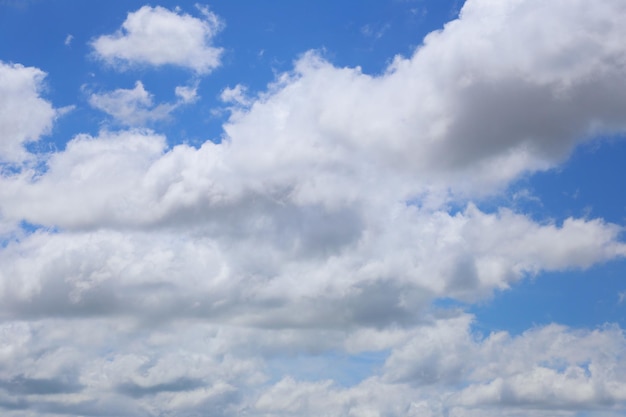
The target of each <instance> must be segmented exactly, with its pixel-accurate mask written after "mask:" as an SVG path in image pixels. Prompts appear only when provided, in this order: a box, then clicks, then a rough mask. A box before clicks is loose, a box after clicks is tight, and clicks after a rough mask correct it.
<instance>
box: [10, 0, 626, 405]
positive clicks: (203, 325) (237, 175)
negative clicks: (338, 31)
mask: <svg viewBox="0 0 626 417" xmlns="http://www.w3.org/2000/svg"><path fill="white" fill-rule="evenodd" d="M538 10H539V11H540V12H538ZM204 13H205V14H204V16H205V20H200V19H196V18H193V17H190V16H188V15H182V14H180V12H178V11H174V12H171V11H168V10H165V9H162V8H158V7H157V8H150V7H147V6H146V7H144V8H142V9H140V10H139V11H137V12H135V13H131V14H129V16H128V19H127V21H126V22H125V24H124V26H123V29H124V30H123V31H122V32H120V33H119V34H116V35H114V36H109V37H102V38H99V39H97V40H96V41H95V42H94V44H93V45H94V48H96V50H97V51H98V53H100V55H101V57H102V58H104V59H112V60H113V61H115V60H118V59H121V60H125V61H128V62H129V63H139V62H143V63H148V64H154V65H161V64H175V65H182V66H187V67H190V68H191V69H193V70H195V71H196V72H199V73H206V72H208V71H210V69H212V68H213V67H215V66H216V65H217V63H219V53H218V52H216V51H213V53H214V54H217V55H215V57H214V58H215V60H214V61H209V60H208V58H206V60H203V59H200V58H197V57H196V55H195V53H196V52H197V51H198V50H203V49H202V48H211V47H209V46H207V45H208V44H205V43H200V45H201V46H202V48H200V49H198V48H195V47H194V48H191V49H189V50H186V49H185V48H181V50H182V51H183V52H185V51H187V52H185V54H182V55H175V54H174V55H171V56H170V55H167V53H169V52H168V50H169V49H168V48H169V47H168V45H170V44H169V43H165V44H164V45H165V47H164V48H163V49H162V50H159V51H156V52H155V51H152V50H149V49H145V45H146V44H147V43H148V41H147V40H145V39H147V38H145V39H144V37H143V36H144V34H145V33H144V30H147V28H151V29H154V31H152V32H151V33H156V34H159V36H160V35H161V34H162V33H163V32H162V31H161V28H162V25H165V23H164V22H166V23H167V25H166V26H168V27H170V25H169V24H170V23H171V27H170V28H171V30H172V31H174V32H173V33H174V35H176V34H178V33H179V32H177V31H178V30H179V29H180V27H181V26H180V24H181V22H184V23H185V24H187V23H188V24H189V25H188V27H187V26H185V30H192V29H193V30H195V29H194V28H198V27H199V28H200V29H198V31H199V32H198V33H201V34H202V35H201V36H200V38H201V39H203V41H202V42H205V41H206V42H208V41H207V39H209V40H210V39H211V36H213V34H214V32H215V30H217V29H216V28H217V27H218V26H219V25H218V23H217V22H218V19H217V18H216V17H213V18H212V17H211V16H212V15H210V13H209V12H208V11H205V12H204ZM624 16H626V6H625V5H624V4H623V2H621V1H619V0H606V1H604V2H602V5H600V6H599V5H598V4H597V3H595V4H592V3H590V2H587V1H582V0H569V1H567V2H566V1H559V0H556V1H551V2H545V1H539V0H516V1H509V2H501V1H493V0H468V1H467V2H466V4H465V6H464V7H463V10H462V11H461V14H460V17H459V19H457V20H455V21H453V22H450V23H449V24H448V25H446V26H445V27H444V28H443V29H442V30H441V31H438V32H434V33H432V34H430V35H429V36H428V37H427V38H426V40H425V42H424V44H423V45H422V46H421V47H419V48H418V49H417V50H416V51H415V53H414V54H413V56H411V57H409V58H403V57H397V58H396V59H395V60H394V61H393V63H392V64H391V65H390V67H389V68H388V70H387V71H385V72H384V73H383V74H380V75H376V76H373V75H367V74H363V73H362V72H361V71H360V70H359V69H358V68H357V69H352V68H337V67H336V66H334V65H332V64H331V63H329V62H327V61H326V60H325V59H324V58H323V57H321V56H320V55H319V54H317V53H315V52H309V53H307V54H305V55H303V56H302V57H301V58H299V59H298V60H297V61H296V63H295V69H294V70H293V71H292V72H289V73H286V74H282V75H279V76H278V78H277V80H276V82H275V83H274V84H272V85H270V86H269V88H268V90H267V91H266V92H263V93H261V94H259V95H257V96H251V95H248V94H246V92H245V89H244V88H243V87H242V86H241V85H238V86H236V87H234V88H227V89H224V90H223V93H222V96H221V98H222V100H223V101H224V102H226V103H228V104H232V105H233V107H232V108H230V111H231V112H232V113H231V116H230V118H229V120H228V122H227V123H226V124H225V126H224V133H223V136H222V138H221V141H220V142H219V143H216V142H212V141H206V142H205V143H204V144H202V145H201V146H199V147H197V148H195V147H192V146H189V145H184V144H180V145H176V146H171V147H170V146H168V144H167V143H168V138H166V137H165V136H163V135H160V134H158V133H155V132H154V131H152V130H147V129H139V128H136V129H123V130H119V131H107V130H103V131H101V132H100V133H98V134H95V135H88V134H78V135H76V136H75V137H74V138H73V139H71V140H70V141H68V142H67V145H66V147H65V149H63V150H61V151H58V152H54V153H51V154H47V155H38V156H40V157H41V158H43V161H44V163H45V166H44V167H43V168H41V169H37V168H33V167H30V166H23V167H21V168H20V169H15V170H13V171H10V172H6V173H3V175H2V176H1V177H0V213H1V215H2V217H1V219H2V221H3V222H5V223H6V224H7V225H9V226H6V227H7V228H9V229H10V227H11V226H12V227H14V228H17V226H16V225H17V224H19V223H20V222H27V223H26V224H27V225H28V227H24V228H23V229H27V228H29V229H30V230H22V231H21V233H17V232H15V233H14V234H13V235H11V234H8V237H6V238H5V239H4V241H3V242H2V243H3V244H2V247H1V249H0V318H2V320H3V321H2V323H0V355H2V356H1V357H2V361H0V407H3V408H4V409H5V410H4V411H6V412H7V413H9V414H8V415H10V416H12V417H13V416H15V417H18V416H19V417H22V416H25V415H29V414H31V415H32V414H36V413H44V412H48V413H56V414H60V415H83V414H85V415H87V414H89V415H107V413H108V414H109V415H110V414H113V415H120V416H129V417H135V416H158V415H170V414H171V415H179V416H194V415H199V414H202V413H206V412H207V410H210V412H211V414H212V415H218V416H219V415H223V416H234V415H250V416H257V415H258V416H315V415H322V414H326V415H337V416H344V415H347V416H382V415H384V416H420V417H421V416H438V417H439V416H454V417H469V416H496V415H497V416H528V415H534V416H542V417H543V416H546V417H547V416H554V415H555V414H556V415H569V416H575V415H577V413H579V412H582V411H598V410H599V412H602V413H605V415H607V416H610V415H611V413H615V415H618V414H619V413H620V412H622V411H623V410H624V407H626V395H624V392H626V379H624V377H623V375H626V372H625V371H626V370H625V369H622V368H623V365H622V364H623V363H626V362H624V355H625V354H626V341H625V338H624V334H623V331H622V330H621V329H620V328H619V327H617V326H612V325H606V326H604V327H601V328H598V329H586V330H585V329H574V328H568V327H565V326H560V325H558V324H551V325H547V326H542V327H537V328H533V329H530V330H527V331H526V332H523V333H522V334H519V335H511V334H509V333H506V332H499V331H494V332H491V333H489V334H484V335H482V334H478V333H477V332H475V331H473V330H472V325H473V323H474V322H473V320H474V318H473V317H472V316H470V315H468V314H466V313H463V312H462V311H461V310H455V309H449V310H443V311H442V310H441V309H435V308H433V302H434V301H436V300H438V299H441V298H445V299H454V300H458V301H461V302H464V303H474V302H476V301H478V300H485V299H487V298H488V297H490V296H492V294H493V293H494V291H497V290H507V289H509V288H511V286H512V285H513V284H514V283H516V282H518V281H520V280H523V279H525V278H527V277H528V276H538V275H539V274H541V273H542V272H544V271H562V270H569V269H572V268H580V269H584V268H589V267H591V266H593V265H595V264H598V263H601V262H606V261H609V260H612V259H618V258H623V257H624V256H625V255H626V244H625V243H624V242H623V241H622V239H621V233H622V231H623V228H622V227H621V226H620V225H616V224H612V223H609V222H607V221H605V220H603V219H589V218H568V219H565V220H564V221H562V222H555V221H538V220H533V219H532V218H531V216H529V215H527V214H524V213H519V212H515V211H513V210H511V209H509V208H506V207H501V208H498V209H496V210H493V211H491V212H487V211H485V210H484V209H481V208H480V204H478V203H473V202H472V201H475V200H479V199H480V198H481V197H482V196H484V195H486V194H491V195H494V194H497V193H498V192H499V191H500V190H501V189H502V187H505V186H506V185H508V184H510V183H511V181H514V180H515V179H517V178H518V177H519V176H520V175H521V174H522V173H525V172H532V171H536V170H541V169H547V168H550V167H553V166H556V165H557V164H558V163H559V162H560V161H562V160H563V159H564V158H565V157H567V155H568V153H569V152H570V151H571V150H572V149H573V148H574V147H575V146H576V145H577V144H579V143H581V142H582V141H585V140H591V139H592V138H593V137H595V136H594V135H597V134H598V133H606V132H609V133H620V132H623V130H624V127H625V126H624V123H625V122H626V118H625V116H624V114H623V112H621V111H619V109H621V108H623V107H624V105H626V89H624V88H623V87H622V86H621V85H622V84H623V83H621V84H620V82H619V81H620V80H621V79H622V78H623V77H624V75H625V74H626V68H624V62H626V59H625V57H626V47H625V46H624V43H623V41H622V40H623V39H624V35H626V33H624V32H625V31H626V29H624V26H623V25H622V24H621V22H622V21H623V20H624ZM538 19H539V21H540V22H539V24H538V22H537V20H538ZM151 25H154V27H153V26H151ZM198 25H199V26H198ZM207 28H208V29H207ZM209 29H210V30H209ZM180 30H182V29H180ZM205 31H208V32H205ZM193 33H196V32H193ZM207 33H209V35H210V36H209V35H207ZM174 35H172V38H175V37H176V36H174ZM168 36H169V35H168ZM207 36H208V38H207ZM200 38H197V37H194V36H191V37H190V38H189V39H192V40H193V39H200ZM150 39H151V40H150V44H152V42H153V40H154V38H150ZM144 41H145V42H146V44H144V43H143V42H144ZM103 45H104V46H103ZM193 45H196V46H197V44H196V43H193ZM193 45H192V46H193ZM103 48H104V49H103ZM106 48H110V49H106ZM190 50H193V51H196V52H194V53H190V52H188V51H190ZM103 51H113V52H110V53H109V55H107V52H103ZM120 51H131V52H132V53H131V52H128V54H127V55H125V54H126V53H127V52H123V53H122V52H120ZM181 53H182V52H181ZM159 54H162V55H159ZM202 56H203V55H202ZM207 56H208V55H207ZM207 62H211V63H207ZM11 68H12V69H13V70H16V69H20V71H21V70H22V68H21V67H15V66H13V67H11ZM29 71H30V73H32V74H38V73H39V72H38V70H36V69H32V70H29ZM31 79H32V77H31ZM29 91H30V90H29ZM33 91H35V92H36V90H33ZM609 92H610V93H609ZM175 94H176V96H177V97H179V99H180V102H181V103H191V102H193V101H194V100H196V97H197V92H196V88H195V87H194V86H189V87H179V88H178V89H176V90H175ZM34 97H36V100H39V101H36V102H37V103H40V101H41V99H39V98H38V96H37V95H35V96H34ZM0 100H2V99H1V98H0ZM90 101H91V104H92V105H93V106H94V107H96V108H100V109H101V110H103V111H105V112H107V113H109V114H110V115H111V116H113V117H114V118H115V119H117V120H118V121H119V122H121V123H122V124H127V125H131V126H141V125H143V124H145V123H146V122H148V121H151V120H156V119H159V118H160V116H159V114H161V113H159V111H157V110H158V109H160V108H161V107H159V105H154V103H153V99H152V97H151V95H150V94H149V93H148V92H147V91H146V90H145V89H144V87H143V84H141V83H140V82H138V83H137V84H136V85H135V87H134V88H133V89H119V90H115V91H113V92H110V93H102V94H94V95H92V96H91V99H90ZM0 102H1V101H0ZM44 103H45V102H44ZM48 107H49V108H50V109H51V107H50V106H49V105H48ZM170 110H171V109H170ZM22 111H25V110H22ZM165 113H169V110H168V111H165ZM50 117H51V116H50ZM45 120H47V122H46V123H50V121H49V120H50V119H45ZM3 123H4V122H3ZM0 126H1V125H0ZM7 126H11V125H9V124H7ZM42 126H44V127H45V128H47V126H48V124H43V125H42ZM42 131H45V129H44V128H43V127H42V128H39V130H37V131H36V132H35V133H32V134H30V135H31V136H36V135H38V134H40V132H42ZM31 136H29V135H27V134H25V133H24V134H22V136H19V137H20V138H24V139H19V140H18V139H16V140H15V141H14V143H15V144H16V145H15V146H18V145H19V146H18V147H21V144H22V143H24V142H25V141H27V140H29V139H28V138H31ZM16 137H18V136H16ZM7 149H9V148H7ZM20 149H21V148H20ZM7 152H8V151H7ZM23 152H25V151H23ZM451 204H454V205H456V206H461V207H462V208H461V209H460V210H456V211H455V212H451V211H450V209H449V207H450V205H451ZM17 229H19V228H17ZM33 229H34V230H33ZM16 277H18V278H19V279H16ZM538 279H541V278H540V277H539V278H538ZM333 355H336V356H339V357H341V359H342V360H344V359H345V361H347V362H349V361H351V360H353V361H359V360H362V359H363V358H366V357H368V356H367V355H371V356H370V357H371V358H374V359H372V360H371V362H372V365H371V367H369V368H367V369H366V370H365V371H364V374H360V375H357V376H354V375H352V376H351V378H349V377H346V376H345V375H343V376H342V375H341V374H340V372H339V371H338V370H337V369H333V368H334V367H333V366H332V363H331V362H332V361H331V359H330V358H332V357H333ZM290 361H291V362H290ZM307 361H310V362H311V363H315V364H321V366H309V367H308V368H307V367H306V366H293V367H289V366H286V365H285V363H296V364H302V363H305V362H307ZM110 404H115V408H110V407H111V406H110Z"/></svg>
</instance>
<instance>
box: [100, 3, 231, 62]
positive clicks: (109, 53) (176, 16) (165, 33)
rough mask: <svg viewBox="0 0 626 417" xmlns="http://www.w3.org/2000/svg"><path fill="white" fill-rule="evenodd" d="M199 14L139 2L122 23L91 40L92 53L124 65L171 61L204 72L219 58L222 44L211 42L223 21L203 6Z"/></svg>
mask: <svg viewBox="0 0 626 417" xmlns="http://www.w3.org/2000/svg"><path fill="white" fill-rule="evenodd" d="M198 9H199V11H200V12H201V14H202V17H201V18H197V17H193V16H191V15H189V14H186V13H181V12H180V11H179V10H174V11H170V10H168V9H165V8H163V7H160V6H157V7H150V6H143V7H142V8H140V9H139V10H137V11H135V12H131V13H128V16H127V17H126V20H125V21H124V23H123V24H122V27H121V28H120V29H119V30H118V31H117V32H115V33H114V34H111V35H103V36H100V37H98V38H96V39H95V40H94V41H93V42H92V47H93V49H94V51H95V53H96V56H97V57H98V58H100V59H102V60H104V61H105V62H108V63H109V64H111V65H113V66H115V67H117V68H124V67H125V66H126V65H134V64H141V65H153V66H162V65H175V66H180V67H184V68H189V69H191V70H193V71H195V72H196V73H198V74H208V73H210V72H211V71H212V70H214V69H215V68H217V67H218V66H219V65H220V63H221V61H220V59H221V55H222V48H218V47H214V46H213V45H212V43H213V42H212V41H213V38H214V37H215V35H216V34H217V33H218V32H219V31H220V30H221V29H222V26H223V23H222V22H221V21H220V19H219V18H218V17H217V16H216V15H215V14H214V13H212V12H211V11H209V10H208V9H207V8H203V7H199V8H198Z"/></svg>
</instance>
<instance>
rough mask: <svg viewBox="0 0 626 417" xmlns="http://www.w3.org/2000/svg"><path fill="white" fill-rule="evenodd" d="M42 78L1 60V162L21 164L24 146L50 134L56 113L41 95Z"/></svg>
mask: <svg viewBox="0 0 626 417" xmlns="http://www.w3.org/2000/svg"><path fill="white" fill-rule="evenodd" d="M45 75H46V74H45V73H44V72H43V71H41V70H39V69H37V68H33V67H24V66H22V65H19V64H7V63H4V62H1V61H0V162H10V163H15V162H22V161H23V160H24V159H26V158H28V157H29V154H28V153H27V152H26V150H25V149H24V145H25V144H27V143H29V142H34V141H37V140H38V139H39V138H40V137H41V136H42V135H44V134H47V133H49V132H50V129H51V128H52V123H53V121H54V119H55V118H56V117H57V115H58V110H55V109H54V108H53V107H52V105H51V104H50V103H49V102H48V101H46V100H44V99H43V98H41V96H40V93H41V90H42V89H43V79H44V77H45Z"/></svg>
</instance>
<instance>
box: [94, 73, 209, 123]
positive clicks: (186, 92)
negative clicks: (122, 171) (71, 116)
mask: <svg viewBox="0 0 626 417" xmlns="http://www.w3.org/2000/svg"><path fill="white" fill-rule="evenodd" d="M174 92H175V94H176V96H177V97H178V99H179V100H178V101H177V102H175V103H162V104H159V105H155V104H154V100H153V95H152V94H150V93H149V92H148V91H146V89H145V88H144V86H143V83H142V82H141V81H137V82H136V83H135V87H134V88H133V89H124V88H119V89H117V90H114V91H111V92H108V93H100V94H98V93H92V94H91V95H90V96H89V104H90V105H91V106H92V107H94V108H96V109H98V110H101V111H103V112H105V113H107V114H109V115H110V116H111V117H113V119H114V120H115V121H116V122H118V123H120V124H122V125H126V126H145V125H148V124H151V123H154V122H158V121H163V120H168V119H169V118H170V114H171V113H172V112H173V111H174V110H176V109H177V108H179V107H180V106H182V105H184V104H190V103H193V102H194V101H195V100H196V99H197V87H194V86H178V87H176V89H175V91H174Z"/></svg>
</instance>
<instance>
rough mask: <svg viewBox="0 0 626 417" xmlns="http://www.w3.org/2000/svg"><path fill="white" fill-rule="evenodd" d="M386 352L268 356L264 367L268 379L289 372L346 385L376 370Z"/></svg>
mask: <svg viewBox="0 0 626 417" xmlns="http://www.w3.org/2000/svg"><path fill="white" fill-rule="evenodd" d="M388 356H389V351H388V350H382V351H377V352H362V353H358V354H353V355H349V354H346V353H343V352H327V353H323V354H311V355H305V354H299V355H293V356H281V357H277V358H274V359H270V360H268V361H267V367H268V372H269V375H270V383H275V382H277V381H279V380H280V379H282V378H284V377H285V376H290V377H292V378H294V379H296V380H299V381H310V382H316V381H326V380H332V381H333V383H334V384H336V385H337V386H340V387H344V388H349V387H352V386H355V385H357V384H359V383H360V382H362V381H363V380H365V379H367V378H369V377H371V376H372V375H377V374H379V373H380V372H379V371H380V370H381V368H382V366H383V364H384V363H385V360H386V359H387V357H388Z"/></svg>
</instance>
